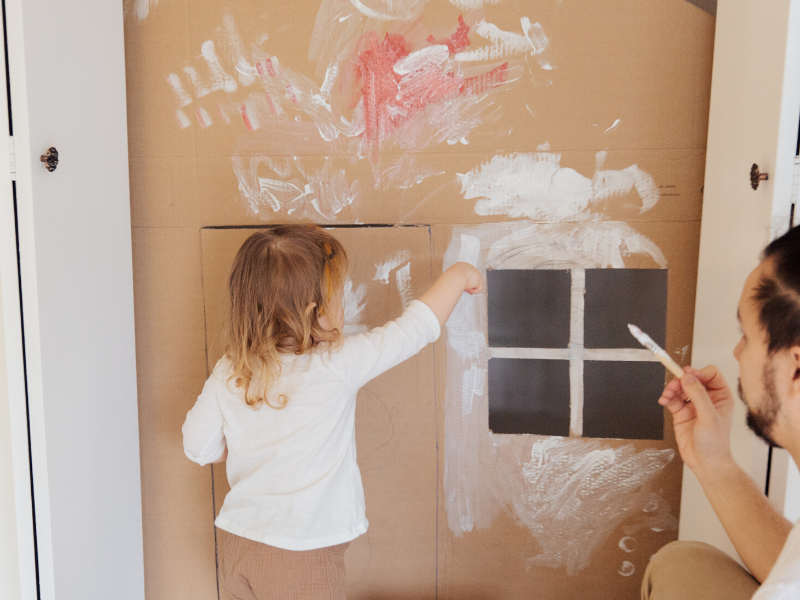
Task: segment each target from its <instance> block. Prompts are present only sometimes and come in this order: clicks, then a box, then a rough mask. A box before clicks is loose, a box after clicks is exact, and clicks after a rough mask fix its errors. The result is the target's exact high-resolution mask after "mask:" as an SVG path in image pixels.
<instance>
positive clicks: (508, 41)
mask: <svg viewBox="0 0 800 600" xmlns="http://www.w3.org/2000/svg"><path fill="white" fill-rule="evenodd" d="M520 24H521V26H522V31H523V32H522V33H516V32H513V31H504V30H502V29H500V28H499V27H498V26H497V25H494V24H493V23H487V22H486V21H485V20H483V19H481V20H480V21H478V22H477V23H476V24H475V28H474V29H473V31H474V32H475V34H476V35H478V36H480V37H482V38H483V39H485V40H486V41H488V42H489V45H488V46H483V47H481V48H475V49H474V50H464V51H462V52H459V53H457V54H456V55H455V59H456V60H457V61H461V62H470V61H484V60H499V59H503V58H507V57H509V56H514V55H519V54H528V53H530V54H533V55H534V56H537V57H539V56H542V57H543V56H544V53H545V52H546V50H547V48H548V46H549V41H548V39H547V35H545V33H544V29H543V28H542V26H541V25H540V24H539V23H531V21H530V19H528V17H522V19H521V20H520ZM540 66H542V68H544V69H550V68H552V67H551V66H550V65H549V63H548V62H547V61H546V60H543V61H541V62H540Z"/></svg>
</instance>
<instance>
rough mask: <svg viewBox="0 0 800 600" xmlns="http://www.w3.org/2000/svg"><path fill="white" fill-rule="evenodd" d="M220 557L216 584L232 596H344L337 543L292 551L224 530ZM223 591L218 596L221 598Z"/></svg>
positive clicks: (267, 599) (309, 599)
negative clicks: (315, 548)
mask: <svg viewBox="0 0 800 600" xmlns="http://www.w3.org/2000/svg"><path fill="white" fill-rule="evenodd" d="M220 534H221V535H224V536H225V543H224V545H223V550H222V556H221V560H220V569H219V570H220V584H221V586H222V587H223V588H224V590H225V591H226V592H227V594H226V595H227V597H228V598H234V599H235V600H344V598H345V568H344V552H345V550H347V547H348V546H349V545H350V544H349V543H347V544H339V545H338V546H331V547H329V548H319V549H318V550H305V551H292V550H282V549H281V548H275V547H273V546H267V545H266V544H261V543H259V542H254V541H252V540H248V539H245V538H243V537H239V536H238V535H233V534H232V533H228V532H220ZM226 595H223V596H222V597H223V598H225V597H226Z"/></svg>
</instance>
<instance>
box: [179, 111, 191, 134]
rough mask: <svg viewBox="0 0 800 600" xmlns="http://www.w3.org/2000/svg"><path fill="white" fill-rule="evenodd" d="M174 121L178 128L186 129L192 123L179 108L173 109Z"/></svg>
mask: <svg viewBox="0 0 800 600" xmlns="http://www.w3.org/2000/svg"><path fill="white" fill-rule="evenodd" d="M175 122H176V123H177V124H178V129H186V128H187V127H189V125H191V124H192V122H191V121H190V120H189V117H187V116H186V113H185V112H183V111H182V110H181V109H180V108H178V109H176V110H175Z"/></svg>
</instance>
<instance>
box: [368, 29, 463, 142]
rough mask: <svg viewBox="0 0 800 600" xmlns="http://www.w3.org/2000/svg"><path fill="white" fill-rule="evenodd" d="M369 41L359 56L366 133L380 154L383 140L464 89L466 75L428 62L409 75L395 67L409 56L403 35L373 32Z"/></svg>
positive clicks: (369, 36)
mask: <svg viewBox="0 0 800 600" xmlns="http://www.w3.org/2000/svg"><path fill="white" fill-rule="evenodd" d="M363 41H366V42H367V43H368V47H367V49H366V50H364V51H363V52H361V54H360V55H359V57H358V72H359V75H360V76H361V95H362V99H363V109H364V137H365V139H366V141H367V144H368V145H369V147H370V148H371V149H372V155H373V158H374V157H376V156H377V152H378V150H379V148H380V145H381V142H383V141H384V140H386V139H387V138H388V137H389V136H391V135H392V133H393V132H394V131H396V130H397V129H398V128H399V127H401V126H402V125H403V124H404V123H406V122H407V121H408V120H409V119H411V118H412V117H413V116H414V115H416V114H417V113H419V112H420V111H422V110H424V108H425V107H426V106H427V105H428V104H432V103H436V102H442V101H444V100H448V99H450V98H454V97H455V96H457V95H458V94H459V93H461V92H462V79H461V77H459V76H456V75H454V74H453V73H445V72H444V71H443V70H442V67H441V65H434V64H431V65H426V66H423V67H422V68H421V69H420V70H419V71H416V72H414V73H411V74H409V75H406V76H405V78H404V77H403V76H401V75H399V74H398V73H396V72H395V71H394V65H395V63H396V62H397V61H398V60H400V59H402V58H404V57H406V56H408V55H409V53H410V51H409V46H408V43H407V42H406V41H405V39H403V37H402V36H400V35H396V34H390V33H387V34H386V37H384V39H383V40H380V39H379V38H378V36H377V35H376V34H375V32H369V33H368V34H366V36H365V38H364V39H363V40H362V45H363Z"/></svg>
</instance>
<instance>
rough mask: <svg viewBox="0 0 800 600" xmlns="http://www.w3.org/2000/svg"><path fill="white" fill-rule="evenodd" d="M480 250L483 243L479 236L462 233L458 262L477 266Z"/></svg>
mask: <svg viewBox="0 0 800 600" xmlns="http://www.w3.org/2000/svg"><path fill="white" fill-rule="evenodd" d="M480 252H481V243H480V241H479V240H478V238H476V237H474V236H471V235H468V234H466V233H462V234H461V249H460V250H459V251H458V262H465V263H469V264H471V265H472V266H473V267H477V266H478V259H479V257H480Z"/></svg>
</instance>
